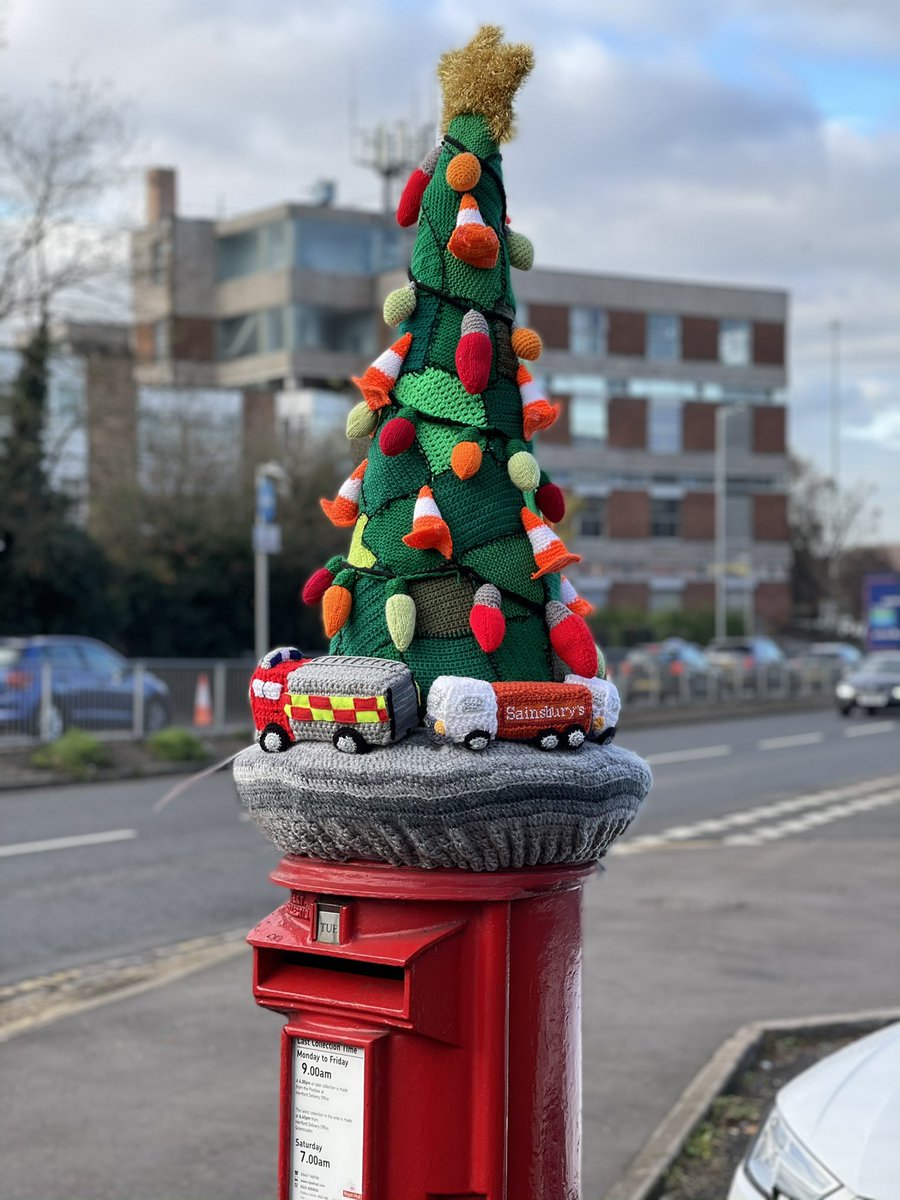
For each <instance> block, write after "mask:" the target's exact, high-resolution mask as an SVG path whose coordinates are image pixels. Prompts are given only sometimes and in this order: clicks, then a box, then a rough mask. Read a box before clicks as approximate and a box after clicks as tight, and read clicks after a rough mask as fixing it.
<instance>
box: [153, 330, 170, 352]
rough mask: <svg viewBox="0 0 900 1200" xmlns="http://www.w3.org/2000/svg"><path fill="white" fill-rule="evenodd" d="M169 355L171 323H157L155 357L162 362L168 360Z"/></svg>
mask: <svg viewBox="0 0 900 1200" xmlns="http://www.w3.org/2000/svg"><path fill="white" fill-rule="evenodd" d="M169 353H170V343H169V322H168V321H155V322H154V324H153V357H154V358H155V359H157V360H161V359H164V358H168V357H169Z"/></svg>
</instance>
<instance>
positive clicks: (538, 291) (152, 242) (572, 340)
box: [133, 169, 790, 628]
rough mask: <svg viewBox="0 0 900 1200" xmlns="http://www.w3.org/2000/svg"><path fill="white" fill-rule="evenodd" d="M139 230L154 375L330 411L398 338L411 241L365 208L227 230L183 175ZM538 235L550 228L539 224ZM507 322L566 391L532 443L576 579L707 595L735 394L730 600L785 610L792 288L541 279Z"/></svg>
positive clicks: (273, 406) (604, 590)
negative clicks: (530, 336) (531, 339)
mask: <svg viewBox="0 0 900 1200" xmlns="http://www.w3.org/2000/svg"><path fill="white" fill-rule="evenodd" d="M147 182H148V191H147V200H148V204H147V225H146V226H145V227H143V228H142V229H140V230H138V231H137V232H136V233H135V235H134V239H133V276H134V296H135V350H136V359H137V367H136V373H137V378H138V380H139V382H140V383H142V384H146V385H154V386H157V387H160V386H162V387H195V388H196V387H219V388H231V389H243V390H244V392H245V395H246V396H247V397H253V396H256V397H257V403H260V404H261V403H263V401H262V399H260V398H259V397H260V393H262V395H263V396H266V395H268V396H270V397H271V398H272V399H271V400H270V401H269V405H270V407H269V409H267V410H266V411H268V412H270V413H271V417H272V419H273V421H274V422H276V423H278V422H284V423H290V422H291V421H292V420H301V419H302V420H307V421H309V420H313V421H316V420H318V422H319V423H320V424H321V423H322V422H328V421H334V422H335V423H336V424H339V425H340V424H342V421H341V420H340V416H341V412H342V411H345V409H344V410H342V409H341V403H340V401H339V399H338V398H339V397H340V395H341V394H346V395H347V400H346V401H344V402H343V403H344V404H346V403H348V402H349V400H350V399H351V397H350V394H349V388H348V380H349V378H350V376H351V375H352V374H358V373H359V372H360V370H361V369H362V368H364V367H365V365H366V364H367V362H368V361H369V360H370V359H371V358H372V357H373V356H374V354H375V353H377V352H378V350H379V349H380V348H381V347H382V346H383V345H385V344H386V343H387V342H388V341H389V339H390V337H391V333H392V331H389V330H388V329H387V328H386V327H385V326H384V324H383V323H382V320H381V315H380V313H381V304H382V301H383V298H384V296H385V295H386V294H387V292H388V291H390V290H391V289H393V288H395V287H398V286H400V285H401V284H402V283H403V282H405V279H406V273H405V268H406V264H407V263H408V261H409V257H410V253H411V249H412V240H413V237H414V231H409V230H401V229H399V228H398V227H397V226H396V224H395V223H394V222H393V221H386V220H385V219H384V217H383V216H381V215H380V214H377V213H371V212H354V211H351V210H344V209H338V208H334V207H331V206H329V205H321V206H315V205H296V204H282V205H278V206H276V207H273V208H269V209H266V210H263V211H260V212H254V213H249V214H245V215H242V216H239V217H234V218H229V219H228V220H220V221H214V220H209V219H202V220H200V219H190V218H185V217H182V216H179V215H178V212H177V206H176V195H175V192H176V180H175V175H174V172H172V171H170V170H165V169H157V170H154V171H150V172H148V177H147ZM532 232H533V233H534V234H535V240H536V241H537V243H538V246H539V245H540V231H539V230H534V231H532ZM514 287H515V291H516V296H517V300H518V302H519V320H520V322H521V323H523V324H526V323H527V324H530V325H532V326H533V327H534V328H536V329H537V330H538V331H539V332H540V334H541V336H542V337H543V340H544V346H545V350H544V353H543V355H542V357H541V359H540V360H539V362H538V363H537V364H535V366H536V368H537V370H536V371H535V374H536V375H539V377H541V378H542V379H543V381H544V383H545V386H546V388H547V390H548V392H549V394H550V395H551V396H552V397H553V398H554V399H556V400H559V401H561V402H562V415H561V418H560V420H559V421H558V422H557V423H556V425H555V426H554V427H553V428H552V429H551V430H548V431H547V432H545V433H543V434H541V435H539V436H538V439H537V440H538V441H539V450H538V453H539V457H540V461H541V465H542V466H543V467H545V468H546V469H547V470H548V471H549V472H550V474H551V475H552V476H553V477H554V478H555V479H556V480H557V482H559V483H560V484H561V485H562V486H563V487H565V488H566V489H567V491H568V492H569V494H570V497H571V502H570V513H571V517H570V519H569V524H568V526H567V529H566V538H567V541H568V542H569V543H570V544H571V545H572V548H573V549H575V550H577V552H578V553H580V554H581V555H582V558H583V562H582V563H581V564H580V566H579V567H577V568H573V570H572V572H571V576H572V579H573V582H575V583H576V586H578V587H579V589H580V590H581V591H582V592H583V593H584V594H585V595H586V596H587V597H588V598H590V599H591V600H592V601H594V602H595V603H599V604H605V605H629V606H635V607H638V608H641V609H644V610H647V611H660V610H663V609H671V608H682V607H684V608H708V609H711V608H712V606H713V598H714V579H715V567H714V558H715V548H714V523H715V502H714V501H715V498H714V492H713V464H714V451H715V438H716V418H715V413H716V409H717V407H718V406H719V405H728V406H730V408H731V410H732V411H731V415H730V418H729V420H728V421H727V434H728V436H727V474H728V499H727V522H726V523H727V543H728V546H727V555H726V557H727V561H728V564H729V573H728V592H729V607H730V608H735V609H740V610H741V611H743V612H745V613H747V614H748V615H750V616H751V617H752V619H753V621H754V622H755V623H756V624H757V625H758V626H760V627H762V628H769V627H777V626H778V625H779V624H781V623H783V622H784V621H785V620H786V619H787V618H788V616H789V611H790V595H789V585H788V574H789V562H790V551H789V546H788V530H787V486H788V459H787V455H786V443H785V434H786V430H785V416H786V410H785V407H784V392H785V388H786V385H787V372H786V363H785V344H786V326H787V314H788V298H787V295H786V294H785V293H784V292H781V291H775V290H760V289H755V288H740V287H723V286H714V285H708V284H695V283H686V282H678V281H670V280H656V279H637V278H630V277H624V276H622V277H620V276H611V275H602V274H595V273H586V272H585V273H582V272H570V271H555V270H548V269H535V270H532V271H530V272H527V273H518V272H517V273H516V275H515V278H514Z"/></svg>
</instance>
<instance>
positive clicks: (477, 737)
mask: <svg viewBox="0 0 900 1200" xmlns="http://www.w3.org/2000/svg"><path fill="white" fill-rule="evenodd" d="M463 742H464V743H465V744H466V745H467V746H468V747H469V749H470V750H486V749H487V748H488V746H489V745H490V744H491V735H490V734H489V733H488V732H487V730H485V729H473V730H472V732H471V733H467V734H466V736H465V737H464V738H463Z"/></svg>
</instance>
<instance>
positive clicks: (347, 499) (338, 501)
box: [319, 458, 369, 525]
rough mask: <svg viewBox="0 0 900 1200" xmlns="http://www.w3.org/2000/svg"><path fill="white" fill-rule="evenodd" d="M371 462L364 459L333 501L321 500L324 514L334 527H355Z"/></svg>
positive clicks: (345, 481) (339, 489)
mask: <svg viewBox="0 0 900 1200" xmlns="http://www.w3.org/2000/svg"><path fill="white" fill-rule="evenodd" d="M368 463H369V460H368V459H367V458H364V459H363V460H362V462H361V463H360V464H359V466H358V467H357V468H356V470H355V471H354V472H353V474H352V475H351V476H350V478H349V479H345V480H344V482H343V483H342V484H341V486H340V487H339V488H338V494H337V495H336V496H335V498H334V499H333V500H320V501H319V503H320V504H321V506H322V512H323V513H324V514H325V516H326V517H327V518H328V520H329V521H330V522H331V523H332V525H355V524H356V518H357V517H358V516H359V494H360V492H361V491H362V480H363V475H365V473H366V467H367V466H368Z"/></svg>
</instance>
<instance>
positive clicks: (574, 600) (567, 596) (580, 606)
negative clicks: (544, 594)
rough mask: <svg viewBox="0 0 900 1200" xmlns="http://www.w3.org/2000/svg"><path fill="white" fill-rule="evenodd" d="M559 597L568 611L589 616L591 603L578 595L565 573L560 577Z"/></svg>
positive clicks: (592, 608) (581, 615)
mask: <svg viewBox="0 0 900 1200" xmlns="http://www.w3.org/2000/svg"><path fill="white" fill-rule="evenodd" d="M559 597H560V599H561V600H562V602H563V604H564V605H565V606H566V608H567V609H568V610H569V612H573V613H575V614H576V615H577V616H579V617H589V616H590V615H591V613H592V612H593V611H594V606H593V604H590V603H589V602H588V601H587V600H585V599H584V598H583V597H582V596H579V595H578V593H577V592H576V591H575V589H574V587H572V585H571V583H570V582H569V581H568V579H566V577H565V575H563V576H562V578H561V579H560V589H559Z"/></svg>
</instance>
